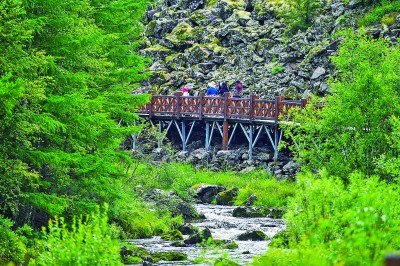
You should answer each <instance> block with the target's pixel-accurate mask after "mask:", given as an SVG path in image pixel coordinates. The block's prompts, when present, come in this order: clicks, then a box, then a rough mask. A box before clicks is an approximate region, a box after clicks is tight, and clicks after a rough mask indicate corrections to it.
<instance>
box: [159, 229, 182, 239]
mask: <svg viewBox="0 0 400 266" xmlns="http://www.w3.org/2000/svg"><path fill="white" fill-rule="evenodd" d="M161 238H162V239H164V240H167V241H170V240H183V235H182V233H181V232H180V231H178V230H172V231H170V232H167V233H165V234H163V235H162V236H161Z"/></svg>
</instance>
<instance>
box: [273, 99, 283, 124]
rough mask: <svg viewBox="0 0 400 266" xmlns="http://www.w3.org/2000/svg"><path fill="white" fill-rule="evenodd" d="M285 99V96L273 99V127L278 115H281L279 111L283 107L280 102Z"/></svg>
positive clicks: (276, 122)
mask: <svg viewBox="0 0 400 266" xmlns="http://www.w3.org/2000/svg"><path fill="white" fill-rule="evenodd" d="M284 99H285V96H276V97H275V125H277V124H278V119H279V115H280V113H281V109H282V107H283V105H282V104H281V102H282V101H283V100H284Z"/></svg>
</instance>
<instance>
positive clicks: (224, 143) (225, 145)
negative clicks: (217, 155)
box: [222, 121, 229, 151]
mask: <svg viewBox="0 0 400 266" xmlns="http://www.w3.org/2000/svg"><path fill="white" fill-rule="evenodd" d="M223 135H224V137H223V139H222V149H223V150H224V151H226V150H228V140H229V122H228V121H224V134H223Z"/></svg>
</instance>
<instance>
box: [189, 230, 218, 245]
mask: <svg viewBox="0 0 400 266" xmlns="http://www.w3.org/2000/svg"><path fill="white" fill-rule="evenodd" d="M209 238H212V235H211V231H210V229H208V228H206V229H204V230H203V231H200V232H199V233H197V234H194V235H191V236H189V238H188V239H186V240H185V241H183V242H184V243H185V244H188V245H194V244H201V243H205V242H207V241H208V239H209Z"/></svg>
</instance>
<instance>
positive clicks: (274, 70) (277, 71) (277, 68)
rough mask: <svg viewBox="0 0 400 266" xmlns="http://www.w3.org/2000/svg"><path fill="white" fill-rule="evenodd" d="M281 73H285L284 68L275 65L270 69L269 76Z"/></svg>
mask: <svg viewBox="0 0 400 266" xmlns="http://www.w3.org/2000/svg"><path fill="white" fill-rule="evenodd" d="M282 71H285V67H283V66H279V65H275V66H273V67H272V70H271V74H272V75H275V74H278V73H280V72H282Z"/></svg>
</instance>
